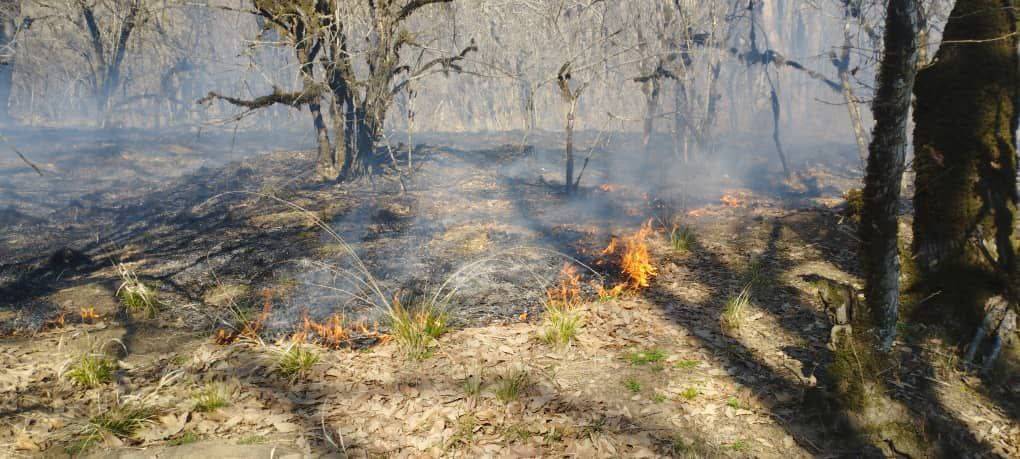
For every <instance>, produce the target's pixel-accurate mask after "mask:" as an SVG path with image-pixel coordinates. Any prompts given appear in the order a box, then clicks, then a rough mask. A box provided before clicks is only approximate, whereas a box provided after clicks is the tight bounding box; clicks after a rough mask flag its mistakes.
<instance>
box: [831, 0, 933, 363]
mask: <svg viewBox="0 0 1020 459" xmlns="http://www.w3.org/2000/svg"><path fill="white" fill-rule="evenodd" d="M919 22H920V12H919V10H918V4H917V1H916V0H892V1H890V2H889V6H888V10H887V12H886V19H885V36H884V41H885V47H884V51H883V54H884V56H883V58H882V67H881V69H880V71H879V75H878V90H877V93H876V94H875V101H874V102H873V104H872V111H873V112H874V116H875V129H874V135H873V137H872V141H871V146H870V147H869V148H870V155H869V156H868V166H867V176H866V177H865V180H864V209H863V213H862V216H861V228H860V231H861V240H862V241H864V247H863V249H864V250H863V251H862V258H863V261H864V268H865V269H864V273H865V289H866V294H867V301H868V305H869V309H870V310H871V311H872V313H873V315H874V320H875V323H876V325H878V327H879V330H880V338H881V339H880V342H881V343H880V345H881V347H882V348H883V349H886V350H888V349H890V348H891V347H892V343H893V340H894V339H895V337H896V322H897V320H898V319H899V303H900V298H899V297H900V288H899V279H900V258H899V250H898V247H899V244H898V243H899V219H898V217H899V203H900V188H901V182H902V180H903V170H904V167H905V162H906V156H907V121H908V119H909V118H908V115H909V113H910V102H911V95H912V93H913V88H914V77H915V75H916V74H917V61H918V43H917V42H918V31H919V30H920V29H919ZM844 82H845V81H844ZM844 89H845V86H844Z"/></svg>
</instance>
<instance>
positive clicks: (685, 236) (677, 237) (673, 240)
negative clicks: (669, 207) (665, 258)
mask: <svg viewBox="0 0 1020 459" xmlns="http://www.w3.org/2000/svg"><path fill="white" fill-rule="evenodd" d="M695 241H696V237H695V235H694V229H692V228H691V227H690V226H687V225H678V226H674V227H673V230H672V231H670V232H669V244H670V246H672V247H673V250H674V251H676V252H680V253H684V252H688V251H690V250H691V249H693V248H694V243H695Z"/></svg>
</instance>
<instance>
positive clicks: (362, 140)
mask: <svg viewBox="0 0 1020 459" xmlns="http://www.w3.org/2000/svg"><path fill="white" fill-rule="evenodd" d="M450 1H451V0H409V1H403V2H400V1H393V0H386V1H367V2H340V1H336V0H315V1H312V0H308V1H304V2H282V1H276V0H253V6H254V8H255V12H256V13H257V14H258V15H259V16H261V17H262V18H264V19H265V20H266V21H267V23H269V24H273V25H275V26H276V27H277V28H278V29H280V30H282V31H283V32H284V33H285V34H286V36H287V41H288V44H289V46H291V47H293V48H294V50H295V52H296V54H297V57H298V63H299V73H300V75H301V79H302V88H301V90H299V91H297V92H285V91H283V90H279V89H276V90H274V92H273V93H272V94H269V95H267V96H263V97H260V98H256V99H252V100H244V99H240V98H234V97H228V96H223V95H221V94H219V93H216V92H211V93H210V94H209V95H208V96H207V97H206V98H204V99H203V101H205V102H207V101H210V100H213V99H220V100H225V101H227V102H230V103H232V104H234V105H238V106H241V107H245V108H247V109H249V110H255V109H258V108H262V107H267V106H270V105H273V104H285V105H291V106H295V107H300V106H303V105H308V107H309V111H310V112H311V113H312V118H313V125H314V127H315V130H316V133H317V137H318V139H319V169H320V171H322V172H323V173H324V175H327V176H330V175H332V176H338V177H339V178H351V177H356V176H359V175H363V174H365V173H368V172H369V171H370V168H371V167H372V166H373V165H374V164H376V163H377V162H378V161H379V159H380V158H379V157H378V156H377V155H376V153H375V145H376V143H377V142H378V141H379V140H380V137H381V135H382V132H383V131H382V130H383V126H384V123H385V121H386V114H387V112H388V110H389V109H390V107H391V106H392V105H393V101H394V97H395V95H396V94H398V93H399V92H400V91H402V90H403V89H404V87H405V86H406V85H407V84H409V83H410V82H411V81H414V80H418V79H421V78H424V77H426V76H429V75H432V74H434V73H437V72H449V71H459V70H460V67H459V65H458V62H459V61H461V60H463V59H464V58H465V57H466V56H467V54H468V53H470V52H472V51H474V50H475V49H476V48H475V47H474V45H473V44H471V45H468V46H467V47H465V48H464V49H462V50H461V51H460V52H459V53H455V54H451V55H440V56H437V57H434V58H432V59H429V60H427V61H420V64H419V65H417V66H412V65H410V64H408V63H406V62H405V61H404V60H403V58H402V57H403V54H402V53H403V52H404V50H405V49H407V48H409V47H413V46H417V41H416V34H415V33H414V32H411V31H410V29H409V28H407V27H406V26H407V23H408V21H410V20H411V19H412V17H413V16H414V15H415V14H416V13H418V12H419V11H420V10H422V9H423V8H425V7H427V6H429V5H433V4H440V3H449V2H450ZM316 66H318V68H321V69H322V76H321V77H318V76H316V74H315V72H314V69H315V68H316ZM361 69H365V71H361ZM326 95H328V96H329V97H330V98H331V100H330V104H331V105H330V108H331V109H330V114H331V115H332V119H333V132H334V137H335V142H334V143H333V145H332V148H331V147H330V141H329V135H328V130H327V128H326V124H325V121H324V119H323V117H322V113H321V108H320V107H321V101H322V98H323V97H324V96H326ZM330 152H332V154H330Z"/></svg>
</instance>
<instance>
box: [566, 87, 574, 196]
mask: <svg viewBox="0 0 1020 459" xmlns="http://www.w3.org/2000/svg"><path fill="white" fill-rule="evenodd" d="M576 111H577V99H572V100H571V101H570V103H569V105H568V107H567V144H566V146H565V150H564V155H565V158H566V161H567V167H566V172H565V177H564V178H565V180H564V182H563V185H564V187H563V191H564V192H565V193H566V194H571V193H573V192H574V114H575V112H576Z"/></svg>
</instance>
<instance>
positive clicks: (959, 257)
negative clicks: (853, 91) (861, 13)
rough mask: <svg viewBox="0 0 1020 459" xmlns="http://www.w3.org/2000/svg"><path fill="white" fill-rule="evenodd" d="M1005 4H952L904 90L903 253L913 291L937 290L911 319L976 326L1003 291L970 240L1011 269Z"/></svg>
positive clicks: (1013, 84)
mask: <svg viewBox="0 0 1020 459" xmlns="http://www.w3.org/2000/svg"><path fill="white" fill-rule="evenodd" d="M1012 3H1013V2H1012V1H1004V0H959V1H957V2H956V6H955V7H954V9H953V12H952V14H951V19H950V21H949V23H948V24H947V25H946V29H945V34H944V41H943V44H942V45H941V47H940V48H939V51H938V54H937V56H936V60H935V63H934V64H933V65H931V66H930V67H928V68H926V69H924V70H923V71H921V72H920V73H919V74H918V77H917V82H916V84H915V89H914V91H915V92H914V93H915V95H916V98H917V99H916V105H915V109H914V121H915V125H916V128H915V131H914V146H915V152H914V156H915V158H914V170H915V172H916V179H915V189H916V192H915V196H914V209H915V218H914V228H913V231H914V242H913V247H912V251H913V255H914V257H915V260H916V262H917V268H918V274H919V279H920V281H921V285H920V286H921V287H922V289H923V290H924V291H925V292H926V293H927V294H932V293H936V292H938V294H937V296H936V297H933V298H932V299H931V301H929V302H927V303H926V305H925V307H923V308H919V310H918V312H920V313H921V314H922V315H923V316H928V317H931V318H947V317H952V318H953V319H954V323H957V324H959V325H962V326H964V327H965V328H970V327H972V326H974V325H975V324H976V322H977V321H978V320H980V307H981V305H982V304H983V302H984V299H985V298H987V297H988V296H989V295H990V294H992V293H995V292H1000V291H1001V290H1002V289H1003V288H1004V287H1005V286H1004V285H1003V283H1004V280H1005V278H1004V276H1002V274H1001V272H1000V271H998V270H997V269H996V268H994V267H993V266H992V265H991V264H990V263H989V262H988V259H987V257H985V256H984V255H983V254H982V253H981V252H980V251H979V250H978V248H977V246H976V245H975V244H974V243H973V242H971V241H972V240H974V239H975V237H977V238H978V239H992V240H995V241H997V242H999V243H998V244H997V245H998V247H999V250H998V254H997V255H998V258H999V259H1000V260H1001V262H1002V264H1004V265H1009V269H1010V270H1015V266H1014V265H1015V263H1014V262H1013V260H1012V258H1013V255H1012V253H1013V251H1012V250H1011V248H1010V247H1009V246H1010V244H1009V243H1008V242H1005V241H1009V240H1011V238H1012V232H1013V221H1014V218H1015V213H1016V206H1017V196H1016V150H1015V144H1016V142H1015V141H1016V139H1015V132H1016V128H1017V113H1016V107H1015V103H1016V100H1017V81H1018V79H1017V76H1018V75H1017V70H1018V69H1017V51H1016V49H1017V38H1016V35H1015V32H1016V29H1017V24H1016V18H1015V14H1014V12H1013V9H1012V8H1009V7H1010V6H1012ZM1003 242H1005V243H1003ZM1003 249H1005V250H1003ZM928 305H932V306H938V307H937V308H931V307H929V306H928Z"/></svg>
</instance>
